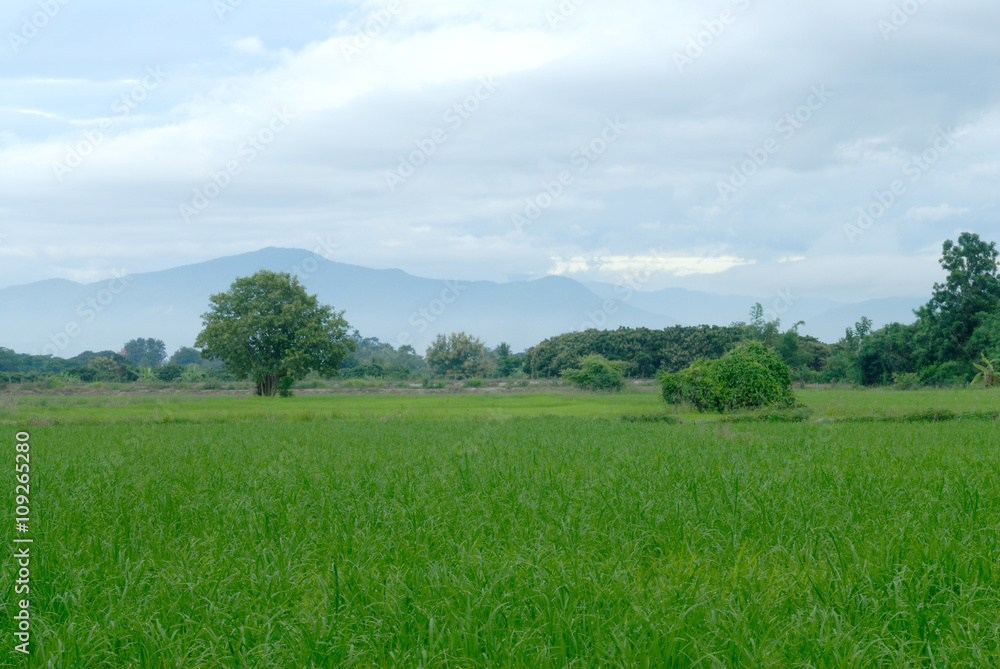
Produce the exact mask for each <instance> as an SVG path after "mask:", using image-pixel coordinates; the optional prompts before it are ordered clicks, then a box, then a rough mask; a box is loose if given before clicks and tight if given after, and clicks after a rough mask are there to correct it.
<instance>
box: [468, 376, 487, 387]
mask: <svg viewBox="0 0 1000 669" xmlns="http://www.w3.org/2000/svg"><path fill="white" fill-rule="evenodd" d="M484 385H485V383H484V382H483V380H482V379H479V378H475V379H469V380H467V381H466V382H465V387H466V388H482V387H483V386H484Z"/></svg>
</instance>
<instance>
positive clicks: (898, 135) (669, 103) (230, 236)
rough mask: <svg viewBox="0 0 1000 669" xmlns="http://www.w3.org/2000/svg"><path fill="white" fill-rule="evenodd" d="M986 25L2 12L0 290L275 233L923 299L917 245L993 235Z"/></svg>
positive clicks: (450, 2) (692, 279) (405, 250)
mask: <svg viewBox="0 0 1000 669" xmlns="http://www.w3.org/2000/svg"><path fill="white" fill-rule="evenodd" d="M998 29H1000V4H998V3H997V2H996V1H995V0H949V1H948V2H944V0H923V1H921V0H906V1H904V2H892V1H886V0H843V1H841V2H837V3H802V2H791V1H788V0H770V1H767V0H718V1H715V2H704V1H698V2H695V1H694V0H691V1H684V2H653V1H644V0H617V1H616V2H609V1H599V0H563V1H562V2H560V1H559V0H551V1H546V0H505V1H504V2H486V1H485V0H484V1H478V2H474V1H471V0H470V1H466V2H461V1H459V0H393V1H391V2H381V1H380V2H335V1H332V0H330V1H320V0H291V1H288V2H282V3H277V2H268V3H265V2H264V1H263V0H242V1H241V0H175V1H174V2H171V3H156V4H155V5H154V6H149V4H148V3H134V2H124V1H117V0H108V1H105V2H101V3H85V2H82V1H79V0H45V1H44V2H37V1H35V2H22V1H19V0H11V1H8V2H6V3H4V6H3V9H2V10H0V30H2V32H0V35H2V36H3V39H2V42H0V287H2V286H9V285H14V284H21V283H27V282H30V281H36V280H40V279H46V278H52V277H65V278H70V279H75V280H84V281H86V280H97V279H101V278H104V277H108V276H111V275H112V274H113V273H114V272H115V271H120V270H123V269H124V270H126V271H128V272H132V273H135V272H141V271H148V270H155V269H162V268H166V267H171V266H175V265H179V264H185V263H189V262H196V261H200V260H206V259H209V258H214V257H218V256H222V255H229V254H233V253H238V252H244V251H250V250H255V249H259V248H262V247H265V246H283V247H301V248H306V249H309V250H318V251H322V252H323V253H324V254H325V255H327V256H328V257H330V258H332V259H335V260H338V261H342V262H349V263H354V264H359V265H366V266H370V267H377V268H386V267H398V268H401V269H404V270H406V271H409V272H411V273H414V274H417V275H422V276H429V277H436V278H452V277H459V278H463V279H470V280H471V279H492V280H506V279H509V278H528V277H537V276H544V275H546V274H563V275H566V276H571V277H573V278H578V279H598V280H603V281H609V282H614V281H617V280H621V279H622V278H623V277H626V276H628V275H629V274H631V273H634V272H635V270H636V269H638V268H645V269H649V268H652V269H654V270H655V272H654V273H653V275H652V279H651V280H649V281H648V282H647V284H646V286H645V287H647V288H649V289H655V288H662V287H667V286H683V287H687V288H691V289H697V290H710V291H714V292H720V293H737V294H754V295H770V294H774V293H776V292H777V291H785V292H791V293H792V294H794V295H801V296H823V297H830V298H834V299H840V300H845V301H861V300H864V299H870V298H877V297H887V296H911V295H912V296H922V295H926V294H928V292H929V290H930V286H931V284H932V283H933V282H934V281H935V280H939V279H940V276H941V275H940V270H939V267H938V264H937V257H938V255H939V253H940V245H941V242H942V241H943V240H944V239H946V238H953V237H955V236H956V235H957V234H958V233H959V232H960V231H962V230H972V231H975V232H979V233H980V234H981V235H983V236H984V237H986V238H988V239H992V240H1000V225H998V221H1000V218H998V215H997V214H998V212H997V194H998V188H997V185H998V179H1000V107H998V92H1000V76H998V75H1000V40H998V39H997V35H998V34H1000V30H998ZM861 210H867V212H868V213H867V215H863V214H862V213H859V211H861ZM645 275H646V274H645V273H644V274H643V276H645Z"/></svg>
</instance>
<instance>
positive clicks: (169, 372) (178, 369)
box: [156, 363, 184, 383]
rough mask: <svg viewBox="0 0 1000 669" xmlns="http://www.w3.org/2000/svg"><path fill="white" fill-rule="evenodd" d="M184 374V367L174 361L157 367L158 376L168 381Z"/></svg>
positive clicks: (161, 379)
mask: <svg viewBox="0 0 1000 669" xmlns="http://www.w3.org/2000/svg"><path fill="white" fill-rule="evenodd" d="M183 374H184V368H183V367H182V366H180V365H177V364H174V363H169V364H166V365H163V366H162V367H159V368H157V369H156V378H157V379H159V380H160V381H165V382H167V383H170V382H173V381H176V380H178V379H179V378H181V376H182V375H183Z"/></svg>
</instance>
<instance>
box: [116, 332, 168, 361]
mask: <svg viewBox="0 0 1000 669" xmlns="http://www.w3.org/2000/svg"><path fill="white" fill-rule="evenodd" d="M121 355H122V356H123V357H124V358H125V359H126V360H128V361H129V362H130V363H131V364H133V365H137V366H139V367H159V366H160V365H162V364H163V361H164V360H165V359H166V357H167V347H166V345H165V344H164V343H163V342H162V341H160V340H159V339H152V338H149V339H142V338H139V339H133V340H132V341H130V342H128V343H127V344H125V346H123V347H122V352H121Z"/></svg>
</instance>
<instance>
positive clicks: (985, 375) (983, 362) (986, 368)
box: [972, 353, 1000, 388]
mask: <svg viewBox="0 0 1000 669" xmlns="http://www.w3.org/2000/svg"><path fill="white" fill-rule="evenodd" d="M980 355H981V358H980V361H979V362H977V363H974V364H973V367H975V368H976V370H977V371H978V372H979V373H978V374H976V377H975V378H974V379H972V385H976V384H980V383H981V384H983V385H984V386H986V387H987V388H992V387H994V386H996V385H1000V376H998V375H997V370H996V365H997V363H1000V360H990V359H989V358H987V357H986V354H985V353H982V354H980Z"/></svg>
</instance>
